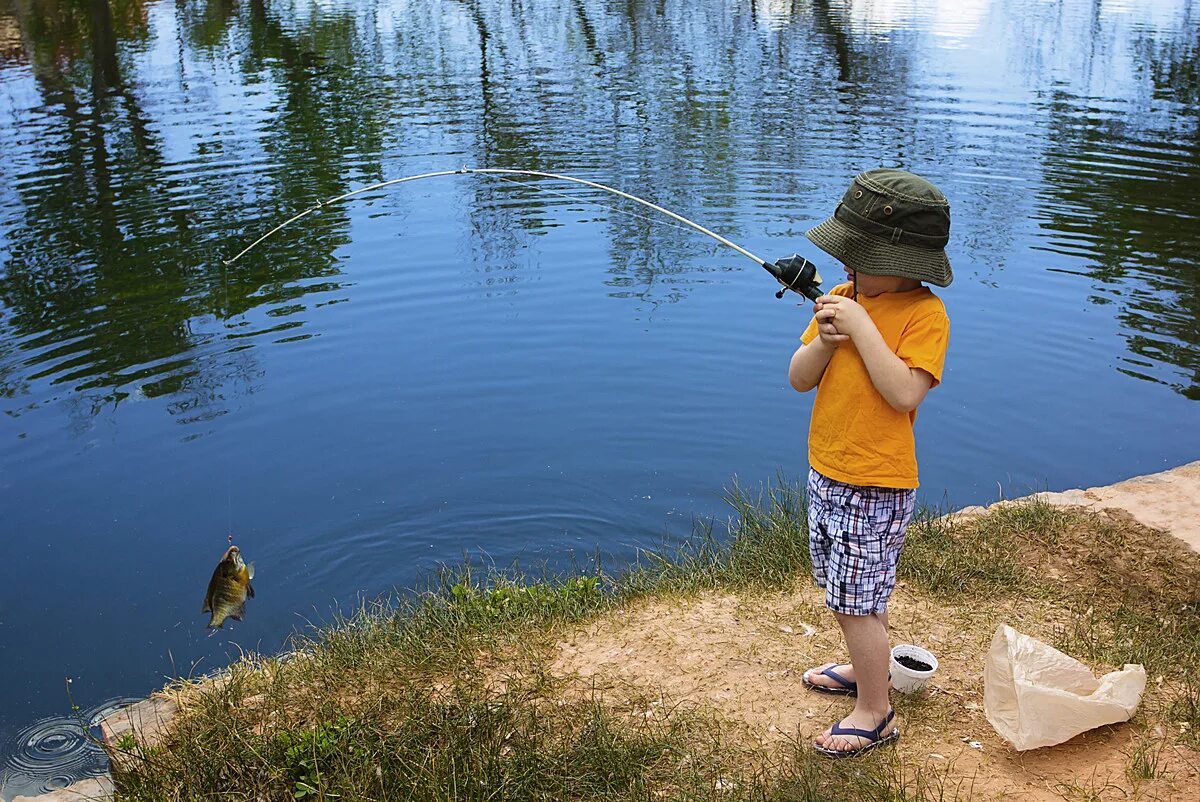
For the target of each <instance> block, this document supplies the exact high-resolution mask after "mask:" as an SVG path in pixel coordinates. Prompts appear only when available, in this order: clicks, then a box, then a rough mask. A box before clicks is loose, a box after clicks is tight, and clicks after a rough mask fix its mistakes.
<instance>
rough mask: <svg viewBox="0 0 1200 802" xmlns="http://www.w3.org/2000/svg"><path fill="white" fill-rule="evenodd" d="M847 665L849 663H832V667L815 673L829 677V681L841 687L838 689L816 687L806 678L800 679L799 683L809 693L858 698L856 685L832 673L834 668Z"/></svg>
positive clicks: (823, 686)
mask: <svg viewBox="0 0 1200 802" xmlns="http://www.w3.org/2000/svg"><path fill="white" fill-rule="evenodd" d="M848 665H849V663H834V664H833V665H831V666H828V667H826V668H823V669H821V670H820V671H818V672H817V673H818V674H823V675H824V676H826V677H829V678H830V679H831V680H833V681H834V682H836V683H837V684H838V685H840V686H841V687H839V688H833V687H830V686H828V685H818V684H816V683H815V682H809V681H808V677H806V676H804V677H801V678H800V681H801V682H803V683H804V687H805V688H808V689H809V690H810V691H816V692H817V693H828V694H830V695H832V696H858V683H857V682H851V681H850V680H848V679H846V678H845V677H843V676H842V675H841V674H839V673H837V672H836V671H834V669H835V668H839V667H841V666H848ZM804 673H805V674H807V673H808V672H807V671H806V672H804Z"/></svg>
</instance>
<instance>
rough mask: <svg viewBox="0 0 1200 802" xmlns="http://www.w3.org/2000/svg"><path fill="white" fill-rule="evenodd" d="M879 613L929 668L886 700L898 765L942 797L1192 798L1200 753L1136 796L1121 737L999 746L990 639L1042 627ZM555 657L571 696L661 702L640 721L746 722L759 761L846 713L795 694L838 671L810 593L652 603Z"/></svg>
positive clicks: (1166, 757)
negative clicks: (672, 713)
mask: <svg viewBox="0 0 1200 802" xmlns="http://www.w3.org/2000/svg"><path fill="white" fill-rule="evenodd" d="M890 614H891V621H892V633H893V640H894V642H905V643H919V644H924V645H926V646H928V647H929V648H930V649H931V650H932V651H934V653H935V654H937V655H939V661H940V666H939V669H938V672H937V674H935V676H934V681H932V682H931V684H930V685H929V686H928V687H927V688H926V690H925V691H924V692H922V693H921V694H917V695H914V696H913V697H905V696H902V695H900V694H897V693H893V704H894V705H895V706H896V710H897V713H898V715H899V716H900V717H902V719H903V720H902V721H901V724H900V726H901V730H902V733H903V735H902V737H901V740H900V742H899V743H898V745H897V747H896V748H897V749H898V750H899V751H900V754H901V756H902V758H903V760H904V761H905V763H906V765H908V766H926V765H927V766H929V767H930V769H932V770H933V771H935V772H939V773H942V772H944V773H945V774H946V775H947V777H948V778H949V782H948V783H947V785H948V789H951V790H957V791H958V793H960V794H961V795H962V796H963V797H969V798H971V799H999V798H1005V799H1016V800H1051V799H1053V800H1059V799H1164V800H1165V799H1180V800H1182V799H1196V798H1197V796H1196V793H1195V791H1196V789H1197V788H1200V773H1198V772H1200V755H1197V754H1196V753H1194V752H1191V751H1190V750H1186V749H1180V750H1175V749H1168V750H1164V752H1163V754H1162V756H1161V760H1162V766H1163V770H1164V773H1165V774H1166V779H1159V780H1154V781H1148V782H1143V783H1140V784H1138V785H1137V786H1136V787H1135V785H1134V783H1132V782H1131V781H1130V780H1129V779H1128V778H1127V777H1126V765H1127V763H1128V755H1129V753H1130V751H1131V750H1132V749H1133V748H1135V746H1136V745H1137V741H1138V739H1139V737H1141V736H1140V732H1139V731H1138V730H1137V728H1135V727H1133V726H1130V725H1122V726H1113V727H1104V728H1102V729H1100V730H1096V731H1093V732H1090V733H1085V734H1084V735H1081V736H1079V737H1076V738H1074V739H1072V740H1071V741H1069V742H1067V743H1066V744H1062V745H1059V746H1056V747H1051V748H1044V749H1037V750H1031V751H1029V752H1024V753H1020V752H1017V751H1015V750H1014V749H1012V748H1011V747H1010V746H1009V745H1008V744H1007V743H1005V742H1004V740H1003V739H1001V738H1000V736H999V735H997V734H996V732H995V731H994V730H993V729H992V727H991V725H989V724H988V722H987V720H986V719H985V718H984V712H983V663H984V655H985V653H986V652H987V649H988V645H989V642H990V639H991V636H992V633H993V632H994V631H995V627H996V626H997V625H998V624H999V623H1001V622H1004V623H1008V624H1010V625H1012V626H1014V627H1015V628H1017V629H1018V630H1020V631H1023V632H1027V633H1029V634H1035V635H1036V634H1037V633H1039V632H1043V631H1044V630H1045V629H1046V628H1047V627H1048V625H1049V622H1048V621H1046V620H1045V619H1044V618H1042V617H1041V616H1039V617H1038V618H1036V619H1035V618H1032V617H1030V616H1028V615H1026V614H1025V612H1024V611H1022V610H1021V609H1020V605H1019V603H1009V604H1008V605H1005V606H995V607H986V608H984V607H978V608H976V609H974V610H971V611H967V610H964V609H958V608H952V607H946V606H944V605H940V604H939V605H937V606H934V605H933V604H931V603H930V602H928V601H924V600H921V599H918V598H917V597H915V596H914V595H913V594H912V593H910V592H909V591H908V590H907V589H906V588H898V589H897V591H896V593H895V594H894V595H893V597H892V605H891V609H890ZM557 649H558V655H557V659H556V661H555V664H554V669H553V670H554V671H555V673H557V674H559V675H560V676H575V677H577V678H578V680H579V683H580V684H579V688H580V690H581V691H586V692H589V693H590V692H592V691H593V689H594V690H595V691H599V692H601V693H603V694H605V695H606V696H616V697H618V698H619V697H621V696H622V695H625V694H629V695H634V696H637V695H640V694H657V695H659V698H660V700H661V701H660V703H659V704H658V705H651V706H649V707H648V708H647V710H646V713H645V715H647V716H653V715H655V714H656V709H658V708H662V709H666V708H669V707H670V706H672V705H680V704H682V705H691V706H697V707H704V708H708V709H711V710H714V711H715V712H717V713H718V714H719V715H720V716H721V717H722V718H724V719H726V720H729V721H732V722H737V723H743V724H745V725H746V727H747V730H748V732H749V733H750V737H754V738H758V739H759V741H760V743H761V744H762V745H763V746H764V747H767V748H768V749H770V748H771V747H780V748H788V747H789V746H790V745H791V744H793V743H797V742H798V743H800V744H801V745H803V744H806V743H807V742H809V741H811V740H812V738H814V737H815V736H816V735H817V734H818V733H820V732H822V731H823V730H824V729H825V728H826V727H827V726H828V725H829V724H830V723H832V722H833V721H836V720H837V719H839V718H841V717H842V716H844V715H845V714H846V713H848V712H849V711H850V708H851V707H852V702H851V701H850V700H847V699H844V698H840V697H832V696H827V695H823V694H817V693H813V692H811V691H808V690H806V689H805V688H804V686H803V685H802V684H801V675H802V674H803V672H804V670H805V669H806V668H808V667H810V666H816V665H820V664H822V663H825V662H830V661H833V660H839V659H840V660H844V659H845V646H844V645H843V643H842V639H841V634H840V632H839V631H838V629H837V625H836V624H835V623H834V622H833V619H832V616H831V615H830V614H829V613H828V611H826V610H825V609H824V607H823V603H822V596H821V592H820V591H819V590H817V589H816V588H813V589H805V590H802V591H797V592H793V593H788V594H780V595H769V596H760V597H753V598H738V597H735V596H731V595H727V594H713V595H707V596H703V597H701V598H699V599H693V600H675V601H669V602H662V601H655V602H651V603H647V604H644V605H642V606H639V607H636V608H634V609H629V610H625V611H622V613H621V614H620V615H618V616H612V617H609V618H607V619H604V620H602V621H599V622H597V623H595V624H593V625H592V626H590V627H588V628H586V629H583V630H580V631H579V632H577V633H576V634H575V636H574V637H573V638H570V639H566V640H563V641H562V642H560V643H559V644H558V645H557ZM1151 681H1153V678H1151ZM947 798H948V799H952V798H954V796H953V793H948V794H947Z"/></svg>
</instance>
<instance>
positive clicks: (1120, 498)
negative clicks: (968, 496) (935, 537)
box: [13, 461, 1200, 802]
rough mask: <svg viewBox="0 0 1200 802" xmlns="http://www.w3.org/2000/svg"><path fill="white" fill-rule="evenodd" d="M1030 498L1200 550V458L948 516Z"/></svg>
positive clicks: (142, 738)
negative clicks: (1109, 515)
mask: <svg viewBox="0 0 1200 802" xmlns="http://www.w3.org/2000/svg"><path fill="white" fill-rule="evenodd" d="M1030 499H1037V500H1039V501H1041V502H1043V503H1046V504H1050V505H1052V506H1056V507H1082V508H1084V509H1087V510H1091V511H1095V512H1100V511H1103V510H1106V509H1113V508H1115V509H1117V510H1121V511H1123V512H1124V513H1127V514H1128V515H1129V516H1130V517H1131V518H1133V519H1134V520H1135V521H1137V522H1138V523H1140V524H1142V525H1144V526H1146V527H1149V528H1150V529H1154V530H1160V531H1164V532H1167V533H1169V534H1171V535H1172V536H1174V537H1175V538H1177V539H1178V540H1179V541H1180V542H1181V543H1183V544H1184V545H1185V546H1186V547H1187V548H1188V549H1190V550H1191V551H1192V552H1196V553H1200V461H1195V462H1191V463H1188V464H1185V465H1181V466H1179V467H1177V468H1173V469H1169V470H1166V471H1161V472H1159V473H1155V474H1148V475H1144V476H1136V477H1132V478H1130V479H1126V480H1123V481H1120V482H1117V483H1114V484H1112V485H1105V486H1101V487H1093V488H1087V489H1072V490H1066V491H1061V492H1055V493H1050V492H1046V493H1035V494H1032V495H1031V496H1026V497H1023V498H1022V499H1012V500H1001V501H997V502H995V503H993V504H991V505H988V506H987V507H982V506H975V507H967V508H964V509H961V510H958V511H957V512H953V513H950V514H948V515H947V516H946V517H947V518H951V519H970V518H973V517H977V516H980V515H983V514H985V513H987V512H989V511H991V510H994V509H997V508H1003V507H1004V506H1008V505H1013V504H1017V503H1019V502H1021V501H1028V500H1030ZM572 645H573V644H572ZM176 711H177V707H176V705H175V702H174V701H172V700H170V699H167V698H164V697H162V696H152V697H150V698H148V699H146V700H143V701H141V702H137V703H135V704H133V705H130V706H129V707H126V708H122V709H121V710H119V711H117V712H115V713H113V714H111V715H109V716H108V717H106V718H105V719H104V720H103V721H102V722H101V724H100V727H101V730H102V732H103V736H104V741H105V742H106V743H107V744H109V745H116V744H118V743H120V742H121V741H122V740H123V739H124V738H126V737H128V736H132V735H133V734H134V733H136V734H137V740H138V742H139V743H140V744H141V745H152V744H154V743H155V742H156V741H157V739H158V738H159V737H160V736H161V734H162V733H163V732H164V731H165V730H166V728H167V727H169V725H170V723H171V720H172V719H173V717H174V715H175V713H176ZM111 794H112V784H111V780H109V778H108V777H101V778H96V779H88V780H84V781H81V782H79V783H75V784H73V785H71V786H68V787H66V788H63V789H59V790H56V791H52V792H49V793H46V794H41V795H38V796H17V797H14V799H13V802H66V800H75V801H78V800H83V799H91V800H107V799H110V798H111Z"/></svg>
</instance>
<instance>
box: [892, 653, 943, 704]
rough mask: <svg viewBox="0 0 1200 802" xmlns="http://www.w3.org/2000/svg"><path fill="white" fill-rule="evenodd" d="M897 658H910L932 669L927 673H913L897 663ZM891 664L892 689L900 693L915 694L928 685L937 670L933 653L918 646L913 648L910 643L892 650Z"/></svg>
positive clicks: (936, 662)
mask: <svg viewBox="0 0 1200 802" xmlns="http://www.w3.org/2000/svg"><path fill="white" fill-rule="evenodd" d="M897 657H911V658H912V659H914V660H920V661H921V662H922V663H924V664H925V665H927V666H932V668H930V669H929V670H928V671H914V670H913V669H911V668H909V667H908V666H906V665H903V664H901V663H899V662H897V660H896V658H897ZM891 663H892V687H893V688H895V689H896V690H898V691H900V693H916V692H917V691H919V690H921V689H922V688H924V687H925V686H926V684H928V683H929V678H930V677H932V676H933V673H934V672H935V671H937V668H938V661H937V658H936V657H934V656H933V652H931V651H929V650H928V649H922V648H921V647H920V646H913V645H912V644H911V643H902V644H900V645H899V646H896V647H895V648H893V649H892V660H891Z"/></svg>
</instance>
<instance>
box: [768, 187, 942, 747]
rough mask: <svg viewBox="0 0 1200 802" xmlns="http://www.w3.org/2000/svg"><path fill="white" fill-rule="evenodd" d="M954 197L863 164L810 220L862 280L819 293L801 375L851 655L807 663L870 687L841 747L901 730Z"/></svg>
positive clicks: (835, 597) (819, 531)
mask: <svg viewBox="0 0 1200 802" xmlns="http://www.w3.org/2000/svg"><path fill="white" fill-rule="evenodd" d="M949 235H950V204H949V203H948V202H947V201H946V198H945V196H944V195H942V193H941V192H939V191H938V189H937V187H935V186H933V184H931V183H929V182H928V181H926V180H925V179H923V178H920V177H919V176H916V175H913V174H912V173H907V172H904V171H901V170H890V169H884V170H870V171H868V172H865V173H860V174H859V175H857V176H855V178H854V182H853V183H852V184H851V185H850V188H849V189H848V190H847V191H846V194H845V195H844V196H843V197H842V201H841V203H839V204H838V207H837V210H836V211H835V212H834V215H833V217H831V218H829V219H828V220H826V221H825V222H823V223H821V224H820V225H818V226H817V227H816V228H813V229H811V230H810V231H808V232H807V234H806V236H807V237H808V238H809V239H810V240H812V241H813V242H814V243H815V244H816V245H817V246H818V247H820V248H821V249H822V250H824V251H826V252H827V253H829V254H830V255H831V256H833V257H834V258H836V259H837V260H839V261H840V262H841V263H842V264H843V266H844V267H845V270H846V275H847V278H848V279H849V283H847V284H842V285H840V286H838V287H835V288H834V289H833V290H832V291H831V292H830V293H829V294H828V295H823V296H821V297H820V298H818V299H817V301H816V306H815V316H814V317H813V320H812V322H810V323H809V325H808V328H807V329H806V330H805V331H804V334H803V335H802V336H801V338H800V339H801V341H802V342H803V345H801V346H800V348H799V349H798V350H797V351H796V353H795V354H793V355H792V360H791V364H790V366H789V368H788V379H789V381H790V382H791V385H792V387H794V388H795V389H796V390H798V391H800V392H807V391H808V390H811V389H812V388H813V387H816V388H817V397H816V399H815V401H814V402H813V411H812V423H811V425H810V427H809V438H808V456H809V463H810V465H811V468H810V470H809V477H808V505H809V506H808V525H809V550H810V551H811V554H812V563H813V576H814V578H815V579H816V581H817V583H818V584H819V585H821V587H823V588H824V589H825V604H826V606H827V607H829V609H830V610H832V611H833V613H834V616H835V617H836V618H837V622H838V624H839V626H841V629H842V635H843V637H845V639H846V646H847V648H848V650H849V652H850V662H849V663H843V664H835V663H828V664H825V665H823V666H818V667H816V668H812V669H809V670H808V671H806V672H805V673H804V684H805V686H806V687H808V688H810V689H811V690H814V691H819V692H823V693H835V694H842V695H846V696H856V697H857V699H856V701H855V706H854V710H853V711H852V712H851V713H850V715H848V716H846V717H845V718H844V719H842V720H841V721H839V722H837V723H835V724H834V725H833V726H831V727H830V728H829V729H828V730H826V731H825V732H824V733H823V734H821V735H819V736H818V737H817V739H816V741H815V742H814V744H813V745H814V748H816V749H817V751H819V752H821V753H822V754H824V755H827V756H829V757H850V756H854V755H859V754H862V753H864V752H866V751H868V750H870V749H873V748H875V747H877V746H881V745H883V744H885V743H889V742H891V741H895V740H896V739H897V738H899V737H900V729H899V727H897V726H896V724H897V722H896V717H895V713H894V712H893V711H892V709H891V707H890V705H889V704H888V665H889V659H890V655H891V650H890V648H889V645H888V634H887V600H888V597H889V596H890V595H891V592H892V589H893V588H894V587H895V584H896V562H897V560H898V559H899V557H900V550H901V548H902V547H903V546H904V532H905V529H906V527H907V526H908V523H909V521H910V520H911V519H912V515H913V507H914V502H915V496H916V487H917V461H916V453H915V448H914V444H913V431H912V427H913V421H914V420H915V419H916V414H917V412H916V411H917V407H918V406H919V405H920V403H921V401H922V400H923V399H924V398H925V394H926V393H927V392H929V390H930V388H932V387H935V386H937V384H938V383H939V382H940V381H941V376H942V364H943V362H944V360H945V354H946V343H947V341H948V339H949V333H950V321H949V319H948V318H947V317H946V309H945V307H944V306H943V305H942V302H941V301H940V300H939V299H938V298H937V296H935V295H934V294H933V293H932V292H930V291H929V289H928V288H926V287H925V286H924V285H923V284H922V282H929V283H930V284H936V285H937V286H939V287H945V286H948V285H949V284H950V282H951V280H952V279H953V274H952V273H951V270H950V262H949V260H948V259H947V258H946V253H945V247H946V243H947V242H948V240H949Z"/></svg>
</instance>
